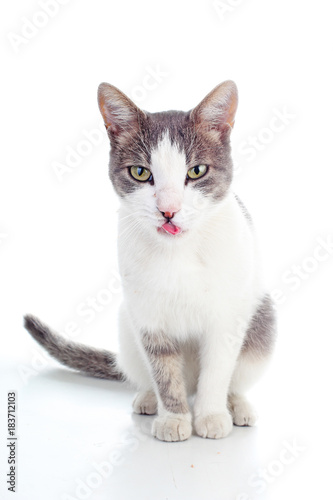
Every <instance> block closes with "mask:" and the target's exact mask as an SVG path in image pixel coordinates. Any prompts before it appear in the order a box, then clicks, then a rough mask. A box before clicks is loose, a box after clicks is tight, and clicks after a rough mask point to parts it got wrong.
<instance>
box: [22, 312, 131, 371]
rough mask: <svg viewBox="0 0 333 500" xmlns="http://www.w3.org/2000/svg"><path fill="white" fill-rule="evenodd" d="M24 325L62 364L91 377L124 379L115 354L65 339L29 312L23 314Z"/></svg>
mask: <svg viewBox="0 0 333 500" xmlns="http://www.w3.org/2000/svg"><path fill="white" fill-rule="evenodd" d="M24 326H25V328H26V329H27V330H28V332H29V333H30V335H31V336H32V337H33V338H34V339H35V340H36V341H37V342H38V343H39V344H40V345H41V346H43V347H44V348H45V349H46V350H47V352H48V353H49V354H51V356H53V357H54V358H55V359H57V360H58V361H59V362H60V363H62V364H63V365H65V366H68V367H69V368H73V369H74V370H78V371H80V372H83V373H86V374H88V375H92V376H93V377H98V378H104V379H111V380H125V376H124V375H123V374H122V373H121V372H120V371H119V369H118V368H117V359H116V354H113V353H112V352H109V351H105V350H102V349H101V350H99V349H95V348H93V347H87V346H85V345H83V344H79V343H76V342H71V341H70V340H66V339H64V338H63V337H61V336H60V335H58V334H57V333H54V332H52V331H51V330H50V328H49V327H48V326H46V325H45V324H44V323H42V322H41V321H40V320H39V319H38V318H36V317H35V316H32V315H30V314H29V315H26V316H24Z"/></svg>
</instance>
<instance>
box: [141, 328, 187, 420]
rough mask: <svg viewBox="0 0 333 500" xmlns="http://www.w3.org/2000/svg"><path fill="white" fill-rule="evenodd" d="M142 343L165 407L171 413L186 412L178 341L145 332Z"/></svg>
mask: <svg viewBox="0 0 333 500" xmlns="http://www.w3.org/2000/svg"><path fill="white" fill-rule="evenodd" d="M142 343H143V346H144V349H145V351H146V353H147V356H148V359H149V362H150V364H151V367H152V373H153V377H154V381H155V383H156V386H157V389H158V392H159V395H160V397H161V400H162V402H163V405H164V407H165V409H166V410H168V411H170V412H172V413H188V411H189V407H188V404H187V398H186V390H185V382H184V379H183V373H182V371H183V363H182V361H183V360H182V356H181V351H180V348H179V345H178V343H177V342H175V341H171V340H170V339H169V338H168V337H167V336H165V335H163V334H159V335H152V334H149V333H147V332H146V333H143V335H142Z"/></svg>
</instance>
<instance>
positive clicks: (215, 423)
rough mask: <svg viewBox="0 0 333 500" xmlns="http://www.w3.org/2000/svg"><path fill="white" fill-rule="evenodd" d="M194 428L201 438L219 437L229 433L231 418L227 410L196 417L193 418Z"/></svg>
mask: <svg viewBox="0 0 333 500" xmlns="http://www.w3.org/2000/svg"><path fill="white" fill-rule="evenodd" d="M194 425H195V430H196V432H197V434H198V436H201V437H203V438H211V439H221V438H224V437H226V436H227V435H228V434H230V432H231V429H232V418H231V415H230V413H229V412H228V411H225V412H223V413H216V414H215V415H207V416H206V417H198V418H196V420H195V424H194Z"/></svg>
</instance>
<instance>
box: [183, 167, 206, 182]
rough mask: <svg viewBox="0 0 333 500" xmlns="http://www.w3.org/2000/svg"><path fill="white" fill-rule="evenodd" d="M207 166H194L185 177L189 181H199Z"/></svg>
mask: <svg viewBox="0 0 333 500" xmlns="http://www.w3.org/2000/svg"><path fill="white" fill-rule="evenodd" d="M207 170H208V167H207V165H196V166H195V167H192V168H190V169H189V170H188V171H187V175H188V177H189V178H190V179H199V178H200V177H202V176H203V175H205V173H206V172H207Z"/></svg>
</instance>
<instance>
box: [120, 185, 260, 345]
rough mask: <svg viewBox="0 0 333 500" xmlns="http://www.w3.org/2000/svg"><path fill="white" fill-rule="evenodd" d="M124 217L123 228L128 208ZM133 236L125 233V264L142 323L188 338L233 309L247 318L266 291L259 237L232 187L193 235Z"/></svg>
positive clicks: (132, 303) (133, 309) (128, 294)
mask: <svg viewBox="0 0 333 500" xmlns="http://www.w3.org/2000/svg"><path fill="white" fill-rule="evenodd" d="M120 219H121V221H123V222H121V223H120V234H122V232H123V231H124V226H126V223H127V220H128V219H126V217H124V216H123V213H122V212H121V214H120ZM132 238H133V239H132V240H131V244H130V245H128V244H127V243H126V240H125V241H122V240H121V238H120V241H119V264H120V272H121V275H122V279H123V287H124V296H125V301H126V304H127V307H128V311H129V314H130V315H131V317H132V319H133V320H134V322H135V324H136V327H137V328H140V329H146V330H150V331H161V330H162V331H164V332H166V333H168V334H170V335H174V336H176V337H180V338H184V337H188V336H189V335H195V334H197V333H200V331H201V330H202V329H203V328H204V329H206V328H207V325H208V324H210V323H211V322H212V321H216V318H218V317H219V316H221V315H224V316H225V315H228V314H229V313H230V309H231V310H232V311H233V312H234V313H236V314H238V316H242V318H243V317H245V318H246V317H248V316H249V315H251V314H252V313H253V311H254V309H255V307H256V305H257V301H258V300H259V298H260V296H261V294H262V290H261V286H260V282H259V278H258V273H257V262H256V250H255V241H254V236H253V232H252V230H251V228H250V226H249V223H248V221H247V220H246V219H245V217H244V215H243V214H242V212H241V210H240V207H239V205H238V203H237V201H236V200H235V197H234V196H233V194H232V193H230V194H229V196H228V197H227V198H226V200H225V201H224V203H223V204H222V205H221V207H220V208H219V210H218V211H217V212H216V213H214V215H213V216H212V217H211V219H210V220H208V221H207V222H206V224H205V225H204V226H203V227H201V228H198V230H196V231H193V232H192V234H191V235H187V234H184V235H181V236H180V237H175V238H172V237H170V238H169V237H168V236H165V237H161V235H158V234H156V235H153V234H152V233H149V234H142V233H140V232H135V233H133V237H132ZM154 239H155V241H154ZM236 311H237V312H236Z"/></svg>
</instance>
